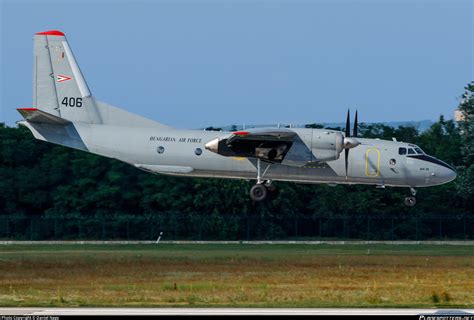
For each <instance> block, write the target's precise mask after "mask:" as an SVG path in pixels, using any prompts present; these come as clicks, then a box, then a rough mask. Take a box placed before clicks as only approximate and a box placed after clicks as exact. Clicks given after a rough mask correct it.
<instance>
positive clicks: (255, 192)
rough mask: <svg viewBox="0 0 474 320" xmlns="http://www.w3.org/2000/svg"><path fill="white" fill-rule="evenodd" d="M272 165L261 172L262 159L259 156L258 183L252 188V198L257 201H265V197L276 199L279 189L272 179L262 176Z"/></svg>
mask: <svg viewBox="0 0 474 320" xmlns="http://www.w3.org/2000/svg"><path fill="white" fill-rule="evenodd" d="M269 167H270V165H268V166H267V167H266V168H265V171H264V172H263V174H261V160H260V159H259V158H257V183H256V184H255V185H254V186H252V188H250V199H252V200H253V201H255V202H260V201H264V200H265V199H267V198H269V199H274V198H276V196H277V194H278V189H277V188H276V187H275V185H274V184H273V183H272V181H271V180H264V179H262V176H263V175H265V173H266V172H267V170H268V168H269Z"/></svg>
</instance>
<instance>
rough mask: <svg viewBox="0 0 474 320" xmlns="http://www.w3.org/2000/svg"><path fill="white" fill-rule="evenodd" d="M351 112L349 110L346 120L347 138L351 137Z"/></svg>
mask: <svg viewBox="0 0 474 320" xmlns="http://www.w3.org/2000/svg"><path fill="white" fill-rule="evenodd" d="M350 117H351V116H350V110H349V109H347V120H346V137H350V136H351V118H350Z"/></svg>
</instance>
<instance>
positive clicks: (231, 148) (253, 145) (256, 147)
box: [206, 128, 298, 162]
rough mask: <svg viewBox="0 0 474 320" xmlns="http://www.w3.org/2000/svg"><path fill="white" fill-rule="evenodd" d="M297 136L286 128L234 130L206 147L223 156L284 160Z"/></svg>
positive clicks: (270, 160)
mask: <svg viewBox="0 0 474 320" xmlns="http://www.w3.org/2000/svg"><path fill="white" fill-rule="evenodd" d="M297 136H298V135H297V134H296V133H295V132H294V131H292V130H289V129H284V128H282V129H274V128H270V129H251V130H246V131H236V132H233V133H232V134H231V135H230V136H229V137H228V138H226V139H220V140H219V139H215V140H212V141H210V142H209V143H207V144H206V148H207V149H208V150H210V151H213V152H216V153H218V154H220V155H223V156H233V157H247V158H260V159H262V160H266V161H269V162H282V161H283V159H284V158H285V155H286V154H287V152H288V150H289V149H290V147H291V146H292V144H293V142H294V141H295V138H296V137H297Z"/></svg>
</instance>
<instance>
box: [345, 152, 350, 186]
mask: <svg viewBox="0 0 474 320" xmlns="http://www.w3.org/2000/svg"><path fill="white" fill-rule="evenodd" d="M344 161H345V164H346V179H347V170H348V167H349V149H345V150H344Z"/></svg>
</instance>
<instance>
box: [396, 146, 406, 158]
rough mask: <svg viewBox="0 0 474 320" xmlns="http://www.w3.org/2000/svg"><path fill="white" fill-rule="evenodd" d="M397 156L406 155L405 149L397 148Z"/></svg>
mask: <svg viewBox="0 0 474 320" xmlns="http://www.w3.org/2000/svg"><path fill="white" fill-rule="evenodd" d="M398 154H401V155H402V156H403V155H405V154H407V149H406V148H398Z"/></svg>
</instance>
